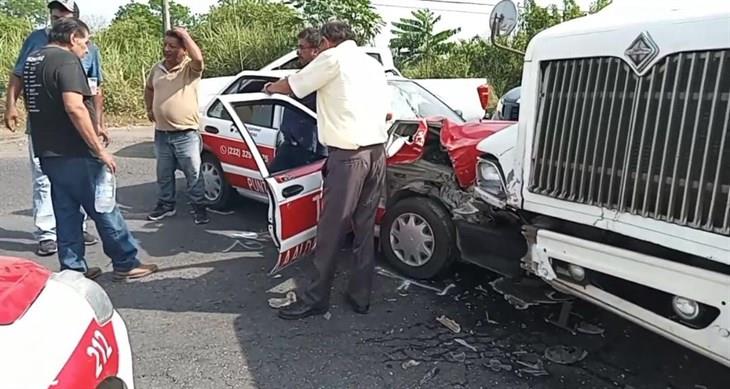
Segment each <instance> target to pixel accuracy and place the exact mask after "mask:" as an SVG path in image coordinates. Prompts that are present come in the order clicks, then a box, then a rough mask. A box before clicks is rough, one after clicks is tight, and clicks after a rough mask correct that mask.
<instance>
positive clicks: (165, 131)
mask: <svg viewBox="0 0 730 389" xmlns="http://www.w3.org/2000/svg"><path fill="white" fill-rule="evenodd" d="M155 131H158V132H161V133H163V134H182V133H185V132H190V131H198V129H197V128H188V129H187V130H172V131H168V130H157V129H156V130H155Z"/></svg>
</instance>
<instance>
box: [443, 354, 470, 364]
mask: <svg viewBox="0 0 730 389" xmlns="http://www.w3.org/2000/svg"><path fill="white" fill-rule="evenodd" d="M446 360H447V361H449V362H457V363H464V362H466V353H465V352H463V351H462V352H458V353H457V352H455V351H452V352H450V353H449V354H448V355H446Z"/></svg>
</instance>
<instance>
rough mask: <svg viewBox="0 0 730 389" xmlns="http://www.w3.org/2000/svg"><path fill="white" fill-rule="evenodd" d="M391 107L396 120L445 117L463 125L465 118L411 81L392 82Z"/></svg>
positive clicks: (390, 82)
mask: <svg viewBox="0 0 730 389" xmlns="http://www.w3.org/2000/svg"><path fill="white" fill-rule="evenodd" d="M389 84H390V86H391V88H392V90H391V91H392V96H391V98H392V101H391V107H392V109H393V111H394V112H393V114H394V115H395V118H396V119H414V118H418V119H423V118H428V117H433V116H439V117H444V118H446V119H448V120H450V121H452V122H454V123H458V124H463V123H464V122H465V121H464V118H462V117H461V115H459V114H458V113H457V112H455V111H454V110H453V109H451V107H449V106H448V105H446V103H444V102H443V101H441V100H439V98H438V97H436V96H434V95H433V94H432V93H431V92H429V91H428V90H426V89H425V88H423V87H422V86H420V85H418V83H416V82H413V81H410V80H390V81H389Z"/></svg>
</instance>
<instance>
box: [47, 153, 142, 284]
mask: <svg viewBox="0 0 730 389" xmlns="http://www.w3.org/2000/svg"><path fill="white" fill-rule="evenodd" d="M41 167H42V168H43V172H44V173H46V175H47V176H48V179H49V180H50V181H51V198H52V200H53V212H54V214H55V215H56V233H57V235H58V259H59V261H60V262H61V270H66V269H70V270H76V271H81V272H85V271H87V270H88V266H87V264H86V258H85V255H86V246H85V245H84V236H83V232H82V229H81V225H82V223H83V220H84V216H83V214H82V213H81V211H80V209H79V207H83V209H84V210H85V211H86V214H87V215H89V217H90V218H91V219H92V220H93V221H94V222H95V223H96V229H97V230H98V231H99V237H100V238H101V242H102V244H103V248H104V253H105V254H106V255H107V256H108V257H109V258H111V260H112V266H113V267H114V270H115V271H120V272H127V271H130V270H132V269H134V268H137V267H138V266H140V262H139V259H138V258H137V251H138V250H137V242H136V241H135V240H134V238H133V237H132V234H131V233H130V232H129V228H127V224H126V223H125V221H124V218H123V217H122V214H121V212H119V208H118V207H114V210H113V211H112V212H110V213H98V212H96V207H95V206H94V203H95V195H96V179H97V177H98V176H99V174H100V173H101V171H102V169H103V168H104V165H103V164H101V162H99V161H97V160H96V159H93V158H74V157H54V158H41Z"/></svg>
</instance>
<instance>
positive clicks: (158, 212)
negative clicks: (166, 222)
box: [147, 204, 175, 222]
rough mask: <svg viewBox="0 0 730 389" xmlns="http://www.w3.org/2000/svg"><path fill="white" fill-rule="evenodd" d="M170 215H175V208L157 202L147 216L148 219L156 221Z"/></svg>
mask: <svg viewBox="0 0 730 389" xmlns="http://www.w3.org/2000/svg"><path fill="white" fill-rule="evenodd" d="M168 216H175V208H173V207H171V206H169V205H163V204H157V207H156V208H155V210H154V211H152V213H150V214H149V216H147V219H149V220H152V221H155V222H156V221H160V220H162V219H164V218H166V217H168Z"/></svg>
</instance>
